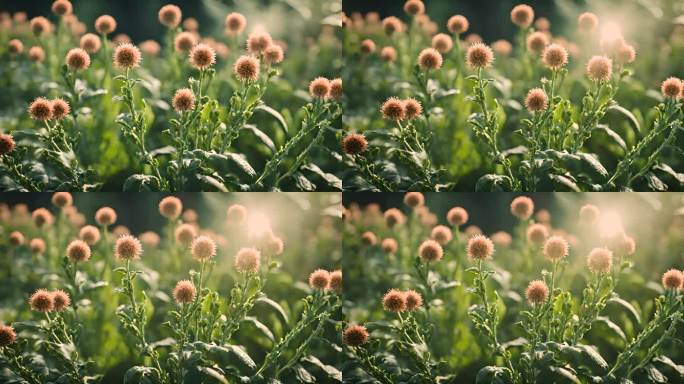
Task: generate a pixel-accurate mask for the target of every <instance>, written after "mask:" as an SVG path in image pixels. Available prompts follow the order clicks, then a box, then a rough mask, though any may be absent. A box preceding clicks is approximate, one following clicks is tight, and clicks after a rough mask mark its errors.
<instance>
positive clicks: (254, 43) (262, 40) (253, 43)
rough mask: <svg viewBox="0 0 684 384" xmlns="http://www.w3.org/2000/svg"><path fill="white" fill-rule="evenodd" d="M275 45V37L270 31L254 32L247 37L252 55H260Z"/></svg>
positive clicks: (248, 47) (248, 49) (248, 48)
mask: <svg viewBox="0 0 684 384" xmlns="http://www.w3.org/2000/svg"><path fill="white" fill-rule="evenodd" d="M271 45H273V38H272V37H271V35H270V34H268V32H264V31H258V32H253V33H251V34H250V35H249V37H247V51H248V52H249V53H251V54H252V55H260V54H262V53H264V52H266V49H267V48H268V47H270V46H271Z"/></svg>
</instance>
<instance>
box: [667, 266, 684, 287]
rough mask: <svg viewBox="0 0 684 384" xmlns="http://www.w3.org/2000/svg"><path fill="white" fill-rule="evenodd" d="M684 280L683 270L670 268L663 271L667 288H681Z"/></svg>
mask: <svg viewBox="0 0 684 384" xmlns="http://www.w3.org/2000/svg"><path fill="white" fill-rule="evenodd" d="M683 282H684V275H682V271H679V270H676V269H670V270H669V271H667V272H665V273H663V278H662V283H663V287H665V289H672V290H680V289H682V283H683Z"/></svg>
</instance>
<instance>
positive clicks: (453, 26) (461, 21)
mask: <svg viewBox="0 0 684 384" xmlns="http://www.w3.org/2000/svg"><path fill="white" fill-rule="evenodd" d="M469 27H470V22H468V19H467V18H466V17H465V16H463V15H454V16H451V17H450V18H449V20H448V21H447V29H448V30H449V32H451V33H453V34H454V35H460V34H462V33H464V32H466V31H467V30H468V28H469Z"/></svg>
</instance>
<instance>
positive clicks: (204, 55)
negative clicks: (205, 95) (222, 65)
mask: <svg viewBox="0 0 684 384" xmlns="http://www.w3.org/2000/svg"><path fill="white" fill-rule="evenodd" d="M189 57H190V64H192V66H193V67H195V68H196V69H200V70H204V69H207V68H209V67H211V66H212V65H214V64H216V51H215V50H214V48H212V47H210V46H209V45H207V44H204V43H200V44H197V45H195V47H194V48H192V50H191V51H190V56H189Z"/></svg>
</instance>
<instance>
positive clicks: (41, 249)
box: [29, 238, 45, 255]
mask: <svg viewBox="0 0 684 384" xmlns="http://www.w3.org/2000/svg"><path fill="white" fill-rule="evenodd" d="M29 248H31V252H33V253H34V254H36V255H41V254H43V253H45V240H43V239H41V238H35V239H31V242H30V243H29Z"/></svg>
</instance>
